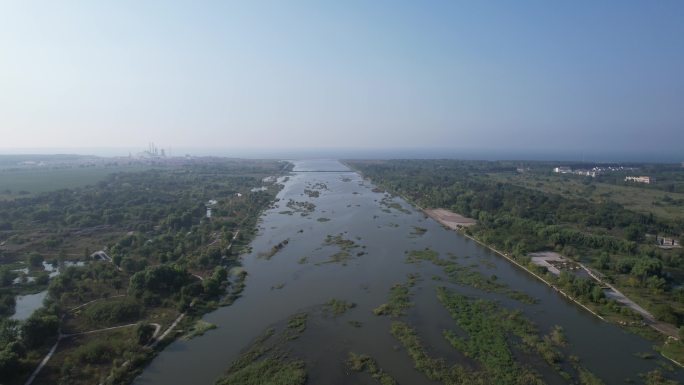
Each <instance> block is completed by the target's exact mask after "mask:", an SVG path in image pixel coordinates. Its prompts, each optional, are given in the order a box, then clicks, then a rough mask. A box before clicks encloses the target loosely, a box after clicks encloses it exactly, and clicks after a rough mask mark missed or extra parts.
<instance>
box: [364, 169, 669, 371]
mask: <svg viewBox="0 0 684 385" xmlns="http://www.w3.org/2000/svg"><path fill="white" fill-rule="evenodd" d="M351 168H352V169H354V170H356V171H357V172H358V173H359V175H361V176H362V177H363V178H364V179H366V180H368V181H371V179H370V178H369V177H367V176H365V175H364V174H363V173H362V172H361V171H360V170H358V169H356V168H353V167H351ZM379 186H381V187H382V188H383V189H386V190H388V191H389V192H391V193H392V194H394V195H397V196H399V197H401V198H402V199H404V200H405V201H406V202H408V203H409V204H411V205H412V206H414V207H415V208H417V209H419V210H421V211H422V212H423V213H424V214H425V215H426V216H427V217H430V218H432V219H434V220H435V221H437V222H438V223H440V224H441V225H443V226H444V227H445V228H447V229H450V230H454V231H457V232H458V233H459V234H461V235H463V236H465V237H466V238H468V239H471V240H473V241H475V242H476V243H478V244H479V245H481V246H483V247H485V248H487V249H489V250H491V251H493V252H494V253H496V254H498V255H500V256H502V257H504V258H505V259H507V260H508V261H509V262H511V263H512V264H513V265H514V266H517V267H518V268H520V269H522V270H524V271H526V272H527V273H529V274H530V275H532V276H534V277H535V278H536V279H538V280H540V281H542V282H543V283H544V284H545V285H547V286H548V287H550V288H552V289H553V290H554V291H556V292H557V293H560V294H561V295H562V296H563V297H565V298H567V299H568V300H570V301H572V302H573V303H575V304H576V305H578V306H580V307H581V308H582V309H584V310H586V311H588V312H589V313H590V314H592V315H594V316H595V317H596V318H599V319H600V320H602V321H605V322H607V323H611V324H616V325H618V326H622V327H625V328H627V329H628V330H629V326H630V322H629V321H622V322H620V320H615V319H607V318H606V316H604V315H601V314H599V313H598V310H594V309H592V308H591V307H590V306H588V305H586V304H584V303H582V302H581V301H580V300H579V299H578V298H575V297H573V296H572V295H569V294H568V293H567V292H565V291H564V290H563V289H562V288H560V287H558V286H557V285H556V284H554V282H552V281H550V280H549V279H547V278H545V277H543V276H542V275H540V274H538V273H536V272H534V271H533V270H531V269H530V268H528V267H527V266H525V265H523V264H522V263H520V262H519V261H517V260H516V259H514V258H513V257H512V256H509V255H508V254H507V253H505V252H502V251H500V250H498V249H496V248H495V247H493V246H492V245H489V244H487V243H485V242H483V241H481V240H479V239H477V238H476V237H474V236H472V235H470V234H468V233H467V226H455V225H454V224H453V223H449V222H447V221H443V220H441V219H442V218H441V217H440V216H439V215H434V214H433V213H434V212H435V210H433V209H425V208H423V207H421V206H420V205H418V204H417V203H416V202H414V201H413V200H412V199H410V198H408V197H406V196H405V195H403V194H401V193H399V192H397V191H394V190H393V189H387V188H386V186H382V185H379ZM436 210H439V209H436ZM443 211H444V210H443V209H442V211H437V212H440V213H441V212H443ZM431 214H432V215H431ZM458 217H461V216H458ZM583 267H584V266H583ZM585 270H588V269H586V268H585ZM599 282H603V281H602V280H599ZM611 287H612V286H611ZM623 305H624V304H623ZM637 306H638V305H637ZM640 315H642V317H643V314H640ZM617 316H619V315H616V317H617ZM613 318H615V317H613ZM648 321H649V319H646V321H645V322H644V324H645V325H648V326H649V327H650V329H646V330H651V329H652V330H655V331H656V332H657V335H658V336H663V337H665V341H662V338H661V337H656V333H653V334H650V333H647V335H645V336H646V337H647V338H651V339H657V340H661V341H662V342H666V341H667V340H673V341H674V340H677V333H676V329H675V328H671V327H670V328H667V327H665V328H664V327H662V325H661V324H662V323H660V322H648ZM630 331H631V332H633V333H637V334H641V335H642V336H643V335H644V332H643V329H642V331H641V332H640V331H638V330H630ZM659 352H660V354H661V355H662V356H663V357H664V358H666V359H667V360H669V361H671V362H672V363H674V364H676V365H678V366H680V367H682V363H681V362H680V361H682V360H681V359H680V360H677V359H674V358H673V357H671V356H668V355H665V354H664V352H663V349H662V348H661V349H659Z"/></svg>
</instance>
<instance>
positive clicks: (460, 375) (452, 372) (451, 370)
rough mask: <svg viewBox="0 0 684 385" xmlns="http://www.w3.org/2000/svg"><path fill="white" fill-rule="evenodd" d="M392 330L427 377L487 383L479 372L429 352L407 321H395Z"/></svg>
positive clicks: (443, 381) (449, 380)
mask: <svg viewBox="0 0 684 385" xmlns="http://www.w3.org/2000/svg"><path fill="white" fill-rule="evenodd" d="M390 331H391V333H392V335H393V336H394V337H395V338H396V339H398V340H399V342H401V344H402V345H403V346H404V348H405V349H406V352H407V353H408V355H409V357H411V359H412V360H413V364H414V367H415V368H416V370H418V371H420V372H421V373H423V374H425V376H426V377H427V378H429V379H431V380H433V381H440V382H442V383H443V384H463V385H465V384H486V382H485V380H484V378H482V376H480V375H478V374H477V373H474V372H471V371H469V370H467V369H465V368H463V367H460V366H458V365H454V366H452V367H449V366H448V365H447V363H446V361H445V360H443V359H441V358H435V357H432V356H431V355H430V354H428V352H427V350H426V348H425V346H423V342H422V341H421V340H420V338H419V337H418V335H417V334H416V331H415V330H414V329H413V328H411V327H410V326H409V325H408V324H407V323H405V322H399V321H397V322H393V323H392V326H391V329H390Z"/></svg>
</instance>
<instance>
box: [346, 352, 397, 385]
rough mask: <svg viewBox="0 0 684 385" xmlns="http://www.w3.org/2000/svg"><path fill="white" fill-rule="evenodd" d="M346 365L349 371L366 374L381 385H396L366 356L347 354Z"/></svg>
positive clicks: (392, 379) (394, 381)
mask: <svg viewBox="0 0 684 385" xmlns="http://www.w3.org/2000/svg"><path fill="white" fill-rule="evenodd" d="M346 363H347V368H349V370H352V371H355V372H364V371H365V372H368V373H369V374H370V375H371V377H373V378H374V379H376V380H378V382H379V383H380V384H381V385H396V383H397V381H396V380H394V378H392V377H391V376H390V375H389V374H387V373H385V371H383V370H382V369H381V368H380V367H379V366H378V363H377V362H376V361H375V360H374V359H372V358H371V357H370V356H369V355H367V354H356V353H353V352H349V357H348V358H347V362H346Z"/></svg>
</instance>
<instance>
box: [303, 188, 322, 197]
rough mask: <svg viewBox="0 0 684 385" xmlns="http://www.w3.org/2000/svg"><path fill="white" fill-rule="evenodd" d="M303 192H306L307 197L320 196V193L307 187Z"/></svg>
mask: <svg viewBox="0 0 684 385" xmlns="http://www.w3.org/2000/svg"><path fill="white" fill-rule="evenodd" d="M304 194H306V195H307V196H308V197H309V198H318V197H319V196H321V193H320V192H319V191H316V190H309V189H304Z"/></svg>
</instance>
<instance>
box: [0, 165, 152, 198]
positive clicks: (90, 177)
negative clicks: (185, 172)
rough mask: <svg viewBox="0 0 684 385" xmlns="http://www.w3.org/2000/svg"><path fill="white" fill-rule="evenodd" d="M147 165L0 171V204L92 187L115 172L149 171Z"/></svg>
mask: <svg viewBox="0 0 684 385" xmlns="http://www.w3.org/2000/svg"><path fill="white" fill-rule="evenodd" d="M149 168H150V166H148V165H130V166H128V165H126V166H97V167H69V168H21V169H0V200H3V199H4V200H7V199H16V198H19V197H26V196H29V195H32V194H38V193H42V192H47V191H53V190H60V189H65V188H76V187H83V186H87V185H92V184H95V183H97V182H99V181H101V180H104V179H105V178H106V177H107V176H108V175H110V174H112V173H117V172H134V171H142V170H146V169H149Z"/></svg>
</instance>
